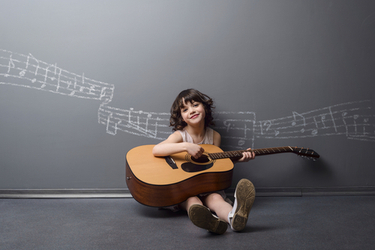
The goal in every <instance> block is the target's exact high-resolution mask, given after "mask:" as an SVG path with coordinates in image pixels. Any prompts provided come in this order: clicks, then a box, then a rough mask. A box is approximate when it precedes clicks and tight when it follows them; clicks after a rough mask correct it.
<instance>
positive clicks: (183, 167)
mask: <svg viewBox="0 0 375 250" xmlns="http://www.w3.org/2000/svg"><path fill="white" fill-rule="evenodd" d="M154 146H155V145H144V146H139V147H135V148H133V149H131V150H130V151H129V152H128V153H127V155H126V184H127V186H128V188H129V191H130V193H131V194H132V196H133V197H134V199H135V200H137V201H138V202H139V203H141V204H144V205H147V206H152V207H166V206H171V205H175V204H178V203H181V202H183V201H185V200H186V199H187V198H189V197H191V196H195V195H198V194H201V193H206V192H214V191H218V190H223V189H227V188H229V187H230V186H231V184H232V175H233V166H234V165H233V162H232V160H235V159H239V158H241V157H242V153H243V152H244V151H246V150H238V151H227V152H223V151H222V150H221V149H220V148H219V147H217V146H214V145H208V144H202V145H200V146H202V147H203V149H204V154H203V156H202V157H200V158H198V159H195V158H193V157H192V156H191V155H189V154H187V153H186V152H181V153H177V154H173V155H171V156H167V157H155V156H154V155H153V154H152V149H153V147H154ZM251 151H253V152H254V153H255V155H257V156H259V155H269V154H276V153H288V152H291V153H295V154H297V155H300V156H304V157H308V158H312V159H317V158H319V154H317V153H316V152H315V151H314V150H311V149H307V148H298V147H290V146H287V147H276V148H263V149H252V150H251Z"/></svg>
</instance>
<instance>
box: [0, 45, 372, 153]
mask: <svg viewBox="0 0 375 250" xmlns="http://www.w3.org/2000/svg"><path fill="white" fill-rule="evenodd" d="M0 84H7V85H13V86H19V87H26V88H32V89H36V90H41V91H48V92H51V93H54V94H61V95H67V96H70V97H77V98H83V99H92V100H98V101H101V103H100V105H99V109H98V113H97V116H98V123H99V124H103V125H104V126H105V127H106V132H107V133H108V134H110V135H113V136H114V135H117V134H118V132H119V131H121V132H124V133H128V134H132V135H137V136H143V137H147V138H153V139H157V140H164V139H166V138H167V137H168V136H169V135H170V134H171V133H172V130H171V128H170V127H169V117H170V114H169V113H165V112H148V111H141V110H135V109H133V108H129V109H121V108H115V107H111V106H110V105H109V103H110V102H111V101H112V98H113V95H114V85H113V84H108V83H105V82H100V81H96V80H93V79H90V78H87V77H86V76H85V74H84V73H82V74H81V75H78V74H75V73H71V72H68V71H66V70H64V69H62V68H60V67H58V66H57V64H56V63H55V64H48V63H46V62H43V61H41V60H39V59H37V58H35V57H34V56H33V55H32V54H31V53H29V54H28V55H23V54H20V53H14V52H11V51H8V50H3V49H0ZM371 112H372V109H371V100H362V101H355V102H347V103H341V104H336V105H332V106H328V107H324V108H320V109H315V110H311V111H307V112H304V113H299V112H296V111H292V115H290V116H286V117H282V118H276V119H268V120H263V121H256V115H255V113H254V112H249V111H237V112H225V111H219V112H216V113H215V120H214V122H215V124H216V126H215V129H216V130H217V131H218V132H219V133H220V134H221V135H222V138H223V142H224V144H223V145H222V146H223V147H224V148H243V147H244V146H247V145H249V147H252V148H254V142H255V139H292V138H306V137H317V136H338V135H344V136H346V137H347V138H348V139H352V140H363V141H371V142H375V115H373V114H372V113H371Z"/></svg>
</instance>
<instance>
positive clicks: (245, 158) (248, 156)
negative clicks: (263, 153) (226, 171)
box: [238, 148, 255, 162]
mask: <svg viewBox="0 0 375 250" xmlns="http://www.w3.org/2000/svg"><path fill="white" fill-rule="evenodd" d="M247 150H249V151H247V152H243V153H242V158H241V159H239V160H238V162H248V161H250V160H252V159H254V158H255V153H254V152H253V151H250V150H251V148H248V149H247Z"/></svg>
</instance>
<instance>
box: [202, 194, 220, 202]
mask: <svg viewBox="0 0 375 250" xmlns="http://www.w3.org/2000/svg"><path fill="white" fill-rule="evenodd" d="M206 201H208V202H221V201H224V199H223V197H222V196H221V195H220V194H218V193H212V194H209V195H208V196H207V198H206Z"/></svg>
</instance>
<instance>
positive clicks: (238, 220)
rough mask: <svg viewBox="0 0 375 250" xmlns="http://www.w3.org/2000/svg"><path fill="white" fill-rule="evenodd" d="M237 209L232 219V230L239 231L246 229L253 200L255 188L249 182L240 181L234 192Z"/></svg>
mask: <svg viewBox="0 0 375 250" xmlns="http://www.w3.org/2000/svg"><path fill="white" fill-rule="evenodd" d="M234 195H235V197H236V200H237V208H236V211H235V213H234V215H233V219H232V228H233V229H234V230H235V231H241V230H243V229H244V228H245V227H246V223H247V219H248V217H249V213H250V210H251V207H252V206H253V204H254V200H255V188H254V185H253V183H251V181H249V180H246V179H242V180H240V181H239V182H238V184H237V187H236V192H235V194H234Z"/></svg>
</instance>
